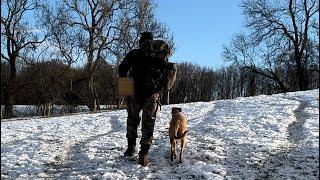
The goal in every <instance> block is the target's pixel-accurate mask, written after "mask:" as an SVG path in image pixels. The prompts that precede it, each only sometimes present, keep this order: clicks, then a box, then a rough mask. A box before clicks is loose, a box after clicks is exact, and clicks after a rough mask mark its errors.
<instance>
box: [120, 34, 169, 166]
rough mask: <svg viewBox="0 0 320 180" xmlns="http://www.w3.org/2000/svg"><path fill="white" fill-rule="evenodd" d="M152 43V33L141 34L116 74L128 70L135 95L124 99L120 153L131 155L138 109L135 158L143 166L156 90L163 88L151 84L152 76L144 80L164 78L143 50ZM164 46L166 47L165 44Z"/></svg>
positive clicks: (156, 102) (156, 105)
mask: <svg viewBox="0 0 320 180" xmlns="http://www.w3.org/2000/svg"><path fill="white" fill-rule="evenodd" d="M152 42H153V35H152V33H150V32H144V33H142V34H141V37H140V40H139V49H133V50H132V51H130V52H129V53H128V54H127V55H126V57H125V58H124V60H123V61H122V63H121V64H120V66H119V76H120V77H127V76H128V72H129V76H130V77H132V78H133V80H134V89H135V95H134V96H132V97H128V99H127V112H128V118H127V134H126V137H127V140H128V147H127V150H126V151H125V153H124V155H125V156H133V154H134V152H135V146H136V138H137V137H138V133H137V128H138V125H139V124H140V120H141V118H140V115H139V113H140V112H141V110H142V126H141V127H142V129H141V132H142V137H141V140H140V145H141V146H140V151H139V159H138V161H139V164H140V165H143V166H146V165H147V164H148V163H149V158H148V151H149V149H150V146H151V144H152V141H153V131H154V125H155V120H156V112H157V110H158V108H159V105H160V91H161V90H162V88H163V84H162V83H161V82H159V83H155V80H154V79H151V80H150V81H148V78H149V76H153V75H155V74H156V75H157V76H159V77H161V78H162V77H165V76H164V74H161V70H159V69H157V68H156V67H160V66H159V63H158V64H157V65H155V64H152V63H154V62H157V61H156V60H155V58H153V57H151V56H150V55H148V53H146V50H145V49H146V47H147V46H148V43H152ZM165 45H166V44H165ZM164 47H166V46H164ZM166 48H168V49H169V47H166ZM150 67H152V70H155V69H157V73H154V72H151V71H152V70H151V68H150ZM159 73H160V74H159ZM161 78H158V79H161ZM150 82H152V83H150Z"/></svg>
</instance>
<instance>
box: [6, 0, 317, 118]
mask: <svg viewBox="0 0 320 180" xmlns="http://www.w3.org/2000/svg"><path fill="white" fill-rule="evenodd" d="M275 2H278V1H277V0H274V1H264V0H243V1H242V3H241V7H242V9H243V12H244V15H245V18H246V28H247V31H246V32H245V33H238V34H237V35H235V36H234V38H233V40H232V41H231V42H230V44H229V45H224V49H223V52H222V57H223V58H224V59H225V60H226V61H228V62H230V65H229V66H227V67H221V68H219V69H212V68H209V67H201V66H199V65H196V64H191V63H188V62H185V63H179V64H178V75H177V80H176V83H175V85H174V87H173V89H172V90H171V92H170V103H187V102H196V101H211V100H217V99H230V98H235V97H242V96H254V95H259V94H273V93H279V92H288V91H297V90H308V89H314V88H319V4H318V2H317V1H316V0H303V1H293V0H285V1H279V2H278V3H275ZM155 8H156V4H155V3H154V2H153V1H152V0H110V1H99V0H79V1H73V0H62V1H55V2H52V1H49V2H47V1H44V0H4V1H1V10H2V13H1V105H5V111H4V117H5V118H9V117H11V116H12V106H13V105H14V104H24V105H39V106H44V107H45V108H47V110H48V111H46V113H49V112H50V111H49V110H50V107H51V106H52V105H53V104H64V105H68V106H76V105H80V104H81V105H86V106H88V108H89V109H90V111H91V112H96V111H97V110H99V108H100V105H106V104H116V103H117V99H116V97H115V85H116V79H117V76H118V72H117V70H118V65H119V63H120V62H121V60H122V59H123V57H124V56H125V54H126V53H128V52H129V51H130V50H131V49H133V48H136V47H137V42H138V38H139V35H140V33H141V32H144V31H151V32H153V33H154V35H155V37H156V38H161V39H165V40H167V41H168V42H169V44H170V45H171V47H172V48H173V52H174V49H175V44H174V37H173V35H172V34H171V32H170V30H169V29H168V28H167V27H166V25H165V24H163V23H161V22H159V21H158V20H157V19H156V17H155V15H154V9H155ZM32 19H35V20H32ZM212 23H214V22H212ZM213 33H214V32H213ZM181 46H183V45H181Z"/></svg>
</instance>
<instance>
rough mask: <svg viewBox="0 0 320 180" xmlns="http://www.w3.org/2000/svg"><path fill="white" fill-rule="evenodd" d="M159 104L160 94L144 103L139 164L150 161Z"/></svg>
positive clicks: (145, 163) (144, 164)
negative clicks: (149, 153) (149, 155)
mask: <svg viewBox="0 0 320 180" xmlns="http://www.w3.org/2000/svg"><path fill="white" fill-rule="evenodd" d="M158 106H159V94H154V95H152V96H151V97H149V98H148V99H146V101H145V102H144V104H143V112H142V128H141V131H142V137H141V141H140V144H141V149H140V152H139V164H141V165H143V166H146V165H147V164H148V162H149V158H148V151H149V149H150V146H151V144H152V141H153V131H154V124H155V120H156V111H157V108H158Z"/></svg>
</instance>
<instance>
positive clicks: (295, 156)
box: [257, 97, 317, 179]
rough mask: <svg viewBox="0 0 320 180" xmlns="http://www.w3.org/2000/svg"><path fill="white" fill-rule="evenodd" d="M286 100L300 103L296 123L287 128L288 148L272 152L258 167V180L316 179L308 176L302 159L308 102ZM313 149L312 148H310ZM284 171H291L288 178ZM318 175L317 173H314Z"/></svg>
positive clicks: (313, 175)
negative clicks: (301, 147) (301, 176)
mask: <svg viewBox="0 0 320 180" xmlns="http://www.w3.org/2000/svg"><path fill="white" fill-rule="evenodd" d="M283 98H284V99H288V100H294V101H299V103H300V104H299V106H298V108H297V109H295V110H294V116H295V117H296V121H294V122H292V123H291V124H289V126H288V127H287V131H288V138H287V141H288V143H287V146H284V147H279V149H277V150H275V152H270V154H269V155H268V157H266V159H265V160H264V161H263V162H262V165H261V166H260V167H258V169H259V172H258V177H257V179H295V177H297V174H298V175H304V177H307V176H309V178H306V179H310V178H311V179H313V178H315V177H316V176H315V175H316V174H306V172H305V171H304V169H305V168H306V167H305V161H306V159H304V158H301V153H304V152H301V149H300V146H302V143H303V140H304V139H305V138H306V134H305V133H304V132H305V129H304V127H303V126H304V123H305V122H306V119H307V118H308V114H307V113H305V112H304V110H305V109H306V108H307V107H308V105H309V104H308V102H306V101H303V100H301V99H296V98H288V97H283ZM310 148H311V149H312V147H310ZM284 171H291V172H292V173H288V174H287V176H284V175H285V174H286V173H283V172H284ZM314 173H317V172H314Z"/></svg>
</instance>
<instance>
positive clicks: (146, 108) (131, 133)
mask: <svg viewBox="0 0 320 180" xmlns="http://www.w3.org/2000/svg"><path fill="white" fill-rule="evenodd" d="M159 97H160V95H159V94H158V93H156V94H153V95H152V96H150V97H149V98H146V99H144V100H143V101H142V102H141V101H139V100H138V99H137V98H135V97H130V98H128V99H127V103H128V104H127V107H128V108H127V111H128V119H127V135H126V137H127V138H128V139H130V138H131V139H135V138H137V137H138V132H137V129H138V126H139V124H140V121H141V117H140V112H141V110H142V125H141V134H142V136H141V140H140V144H141V145H143V144H145V145H149V146H150V145H151V144H152V141H153V131H154V125H155V120H156V111H157V110H158V108H160V107H159Z"/></svg>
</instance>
